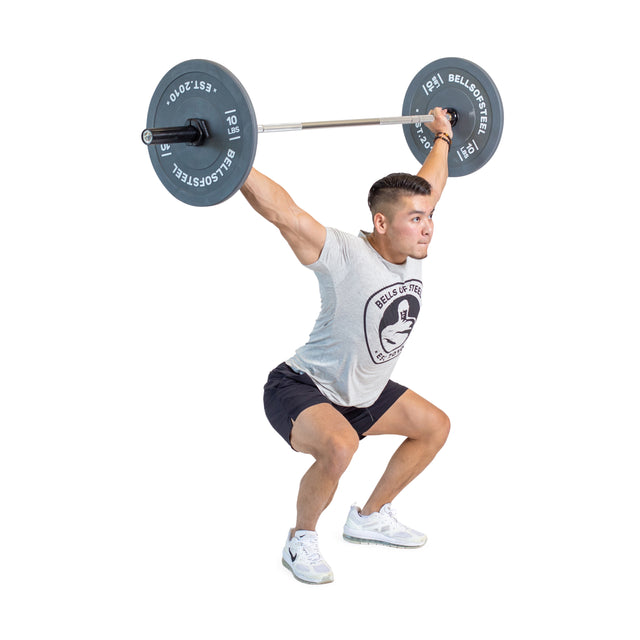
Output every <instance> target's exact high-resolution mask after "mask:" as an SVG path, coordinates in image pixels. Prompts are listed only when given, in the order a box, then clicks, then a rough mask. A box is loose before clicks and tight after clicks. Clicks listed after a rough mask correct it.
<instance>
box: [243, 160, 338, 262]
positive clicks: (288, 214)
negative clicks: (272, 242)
mask: <svg viewBox="0 0 640 640" xmlns="http://www.w3.org/2000/svg"><path fill="white" fill-rule="evenodd" d="M241 191H242V195H243V196H244V197H245V198H246V199H247V200H248V202H249V204H250V205H251V206H252V207H253V208H254V209H255V210H256V211H257V212H258V213H259V214H260V215H261V216H262V217H263V218H265V219H266V220H268V221H269V222H271V223H272V224H274V225H275V226H276V227H277V228H278V230H279V231H280V233H281V234H282V236H283V237H284V239H285V240H286V241H287V242H288V243H289V246H290V247H291V249H292V250H293V252H294V253H295V255H296V257H297V258H298V260H300V262H301V263H302V264H304V265H309V264H312V263H314V262H315V261H316V260H317V259H318V258H319V257H320V253H321V252H322V248H323V247H324V241H325V238H326V237H327V230H326V229H325V227H324V226H323V225H321V224H320V223H319V222H318V221H317V220H315V219H314V218H312V217H311V216H310V215H309V214H308V213H307V212H306V211H303V210H302V209H300V207H298V205H297V204H296V203H295V202H294V201H293V199H292V198H291V196H290V195H289V194H288V193H287V192H286V191H285V190H284V189H283V188H282V187H281V186H280V185H279V184H276V183H275V182H273V180H270V179H269V178H267V176H265V175H263V174H261V173H260V172H259V171H256V170H255V169H252V170H251V173H250V174H249V177H248V178H247V180H246V181H245V183H244V185H243V186H242V189H241Z"/></svg>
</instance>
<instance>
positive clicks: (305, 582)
mask: <svg viewBox="0 0 640 640" xmlns="http://www.w3.org/2000/svg"><path fill="white" fill-rule="evenodd" d="M282 566H283V567H286V568H287V569H289V571H291V575H292V576H293V577H294V578H295V579H296V580H297V581H298V582H302V584H313V585H317V584H329V583H330V582H333V576H329V577H327V578H326V579H324V580H321V581H320V582H312V581H311V580H305V579H304V578H301V577H300V576H297V575H296V574H295V572H294V570H293V567H292V566H291V565H290V564H289V563H288V562H287V561H286V560H285V559H284V558H282Z"/></svg>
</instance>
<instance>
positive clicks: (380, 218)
mask: <svg viewBox="0 0 640 640" xmlns="http://www.w3.org/2000/svg"><path fill="white" fill-rule="evenodd" d="M388 224H389V221H388V220H387V218H386V217H385V215H384V213H380V211H378V213H376V214H375V215H374V216H373V228H374V229H375V230H376V231H377V232H378V233H380V234H382V235H384V234H385V233H386V232H387V226H388Z"/></svg>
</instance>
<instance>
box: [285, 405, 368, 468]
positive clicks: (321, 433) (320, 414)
mask: <svg viewBox="0 0 640 640" xmlns="http://www.w3.org/2000/svg"><path fill="white" fill-rule="evenodd" d="M358 442H359V437H358V434H357V432H356V431H355V429H354V428H353V427H352V426H351V424H350V423H349V421H348V420H347V419H346V418H345V417H344V416H343V415H342V414H341V413H340V412H339V411H337V410H336V409H335V408H334V407H332V406H331V404H329V403H321V404H315V405H313V406H311V407H308V408H307V409H305V410H304V411H302V413H300V415H299V416H298V417H297V419H296V420H295V421H294V422H293V428H292V430H291V446H292V447H293V448H294V449H295V450H296V451H299V452H301V453H310V454H311V455H313V456H316V457H317V456H318V455H319V454H320V453H322V452H324V451H326V450H327V449H329V448H332V447H335V446H340V445H343V446H346V447H349V448H350V447H353V448H354V449H356V448H357V447H358Z"/></svg>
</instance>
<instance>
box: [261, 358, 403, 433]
mask: <svg viewBox="0 0 640 640" xmlns="http://www.w3.org/2000/svg"><path fill="white" fill-rule="evenodd" d="M406 390H407V387H404V386H402V385H401V384H398V383H397V382H393V380H389V382H388V383H387V386H386V387H385V388H384V389H383V390H382V393H381V394H380V397H379V398H378V399H377V400H376V401H375V402H374V403H373V404H372V405H371V406H370V407H365V408H360V407H342V406H340V405H338V404H335V403H333V402H331V401H330V400H328V399H327V398H326V397H325V396H324V395H322V393H321V392H320V390H319V389H318V387H316V385H315V383H314V382H313V380H312V379H311V378H310V377H309V376H308V375H307V374H306V373H296V372H295V371H294V370H293V369H291V367H289V366H288V365H287V364H286V363H284V362H283V363H282V364H281V365H278V366H277V367H276V368H275V369H274V370H273V371H272V372H271V373H270V374H269V378H268V379H267V383H266V384H265V385H264V411H265V413H266V414H267V418H268V419H269V422H270V423H271V425H272V426H273V428H274V429H275V430H276V431H277V432H278V433H279V434H280V435H281V436H282V437H283V438H284V439H285V441H286V442H287V444H289V445H290V444H291V429H292V427H293V421H294V420H296V418H297V417H298V416H299V415H300V414H301V413H302V412H303V411H304V410H305V409H308V408H309V407H312V406H313V405H316V404H322V403H326V404H330V405H331V406H332V407H333V408H334V409H336V410H337V411H339V412H340V413H341V414H342V415H343V416H344V417H345V418H346V419H347V420H348V422H349V423H350V424H351V426H352V427H353V428H354V429H355V430H356V432H357V434H358V436H360V439H362V438H364V435H363V434H364V433H365V432H366V431H368V430H369V429H370V428H371V427H372V426H373V425H374V424H375V423H376V422H377V421H378V420H379V419H380V418H381V417H382V415H383V414H384V413H385V412H386V411H387V410H388V409H389V408H390V407H391V405H393V403H394V402H395V401H396V400H397V399H398V398H399V397H400V396H401V395H402V394H403V393H404V392H405V391H406Z"/></svg>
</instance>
